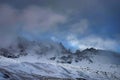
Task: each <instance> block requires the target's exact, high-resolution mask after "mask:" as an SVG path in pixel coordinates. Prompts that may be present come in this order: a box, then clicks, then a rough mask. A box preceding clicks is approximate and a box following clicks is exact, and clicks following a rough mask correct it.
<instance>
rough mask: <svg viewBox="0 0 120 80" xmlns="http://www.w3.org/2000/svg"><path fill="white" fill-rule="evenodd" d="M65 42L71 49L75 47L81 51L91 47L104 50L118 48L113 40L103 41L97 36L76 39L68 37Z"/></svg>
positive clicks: (71, 36)
mask: <svg viewBox="0 0 120 80" xmlns="http://www.w3.org/2000/svg"><path fill="white" fill-rule="evenodd" d="M67 41H68V43H69V44H70V45H71V46H72V47H76V48H78V49H81V50H83V49H86V48H91V47H94V48H97V49H104V50H117V47H118V46H119V45H118V43H117V41H115V40H112V39H104V38H101V37H98V36H88V37H84V38H81V39H78V38H77V37H76V36H74V35H69V36H68V37H67Z"/></svg>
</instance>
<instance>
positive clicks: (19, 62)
mask: <svg viewBox="0 0 120 80" xmlns="http://www.w3.org/2000/svg"><path fill="white" fill-rule="evenodd" d="M0 61H1V64H0V74H1V75H0V79H3V80H6V79H9V80H11V79H14V80H23V79H25V80H27V79H30V80H45V78H46V79H47V78H48V79H50V78H52V79H56V80H58V79H68V80H69V79H70V80H76V79H78V80H101V79H102V80H109V79H113V80H119V79H120V77H119V75H120V71H119V69H120V62H119V61H120V54H119V53H116V52H113V51H107V50H99V49H95V48H87V49H85V50H76V52H72V51H71V50H70V49H66V48H65V47H64V45H63V44H62V43H58V42H54V41H52V40H49V41H31V40H28V39H26V38H24V37H18V38H17V39H16V40H15V42H14V43H13V44H11V45H10V46H9V47H6V48H1V49H0ZM13 66H14V67H13ZM88 72H89V73H90V74H88ZM24 74H26V75H24ZM23 77H24V78H23Z"/></svg>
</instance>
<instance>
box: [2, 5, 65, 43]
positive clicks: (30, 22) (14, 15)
mask: <svg viewBox="0 0 120 80" xmlns="http://www.w3.org/2000/svg"><path fill="white" fill-rule="evenodd" d="M66 20H67V16H65V15H62V14H59V13H56V12H55V11H53V10H51V9H49V8H41V7H38V6H29V7H26V8H24V9H22V10H19V9H15V8H13V7H11V6H9V5H6V4H3V5H0V44H2V43H7V42H11V41H12V40H11V39H14V38H15V37H16V36H17V33H18V32H20V30H19V29H21V30H24V31H25V32H29V33H31V34H35V35H36V34H37V35H38V34H40V33H43V32H48V31H49V30H53V29H54V28H56V27H57V25H59V24H62V23H64V22H66Z"/></svg>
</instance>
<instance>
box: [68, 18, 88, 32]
mask: <svg viewBox="0 0 120 80" xmlns="http://www.w3.org/2000/svg"><path fill="white" fill-rule="evenodd" d="M88 28H89V22H88V20H87V19H81V20H80V21H79V22H76V23H74V24H72V25H71V26H70V33H74V34H83V33H86V32H87V31H88Z"/></svg>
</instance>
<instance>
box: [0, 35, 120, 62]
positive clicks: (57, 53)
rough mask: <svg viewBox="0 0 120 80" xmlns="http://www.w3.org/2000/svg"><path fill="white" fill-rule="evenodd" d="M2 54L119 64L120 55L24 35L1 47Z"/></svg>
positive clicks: (58, 60)
mask: <svg viewBox="0 0 120 80" xmlns="http://www.w3.org/2000/svg"><path fill="white" fill-rule="evenodd" d="M0 55H1V56H4V57H7V58H19V57H21V56H27V55H37V56H38V57H39V58H45V59H48V60H51V61H55V62H57V63H68V64H71V63H74V62H75V63H79V62H81V61H87V62H88V63H95V62H96V63H97V62H100V63H115V64H119V61H120V55H119V54H118V53H115V52H112V51H105V50H97V49H95V48H87V49H85V50H82V51H80V50H76V52H71V50H70V49H69V50H68V49H66V48H65V47H64V45H63V44H62V43H58V42H54V41H51V40H50V41H30V40H28V39H26V38H24V37H17V39H16V40H15V42H14V43H13V44H11V45H10V46H9V47H7V48H0Z"/></svg>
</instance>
